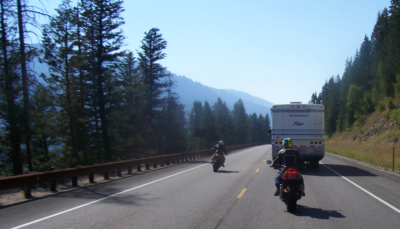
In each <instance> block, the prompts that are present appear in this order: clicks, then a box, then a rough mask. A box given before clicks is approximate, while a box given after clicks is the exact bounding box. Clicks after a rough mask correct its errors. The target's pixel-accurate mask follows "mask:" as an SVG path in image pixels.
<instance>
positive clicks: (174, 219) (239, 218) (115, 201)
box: [0, 145, 400, 229]
mask: <svg viewBox="0 0 400 229" xmlns="http://www.w3.org/2000/svg"><path fill="white" fill-rule="evenodd" d="M270 151H271V146H270V145H264V146H258V147H252V148H248V149H243V150H237V151H233V152H232V153H231V154H229V155H228V157H227V161H226V167H225V168H222V169H221V170H220V171H219V172H218V173H214V172H213V171H212V166H211V165H210V164H209V158H205V159H203V160H197V161H190V162H186V163H182V164H179V165H176V166H171V167H167V168H164V169H158V170H155V171H150V172H146V173H142V174H140V175H135V176H129V177H126V178H123V179H119V180H114V181H110V182H106V183H101V184H97V185H93V186H89V187H87V188H80V189H77V190H74V191H70V192H63V193H59V194H56V195H52V196H49V197H46V198H41V199H37V200H34V201H29V202H25V203H22V204H16V205H12V206H9V207H2V208H1V209H0V228H141V229H143V228H174V229H177V228H381V229H383V228H400V210H399V209H400V177H398V176H395V175H391V174H387V173H384V172H381V171H377V170H374V169H371V168H368V167H365V166H362V165H359V164H355V163H352V162H350V161H347V160H344V159H341V158H339V157H336V156H332V155H328V154H327V155H325V158H324V159H323V160H322V161H321V164H320V167H319V169H318V170H311V169H309V170H305V171H303V176H304V182H305V188H306V191H305V192H306V196H305V197H303V198H302V199H301V200H299V201H298V208H297V211H296V213H294V214H291V213H288V212H287V211H286V206H285V205H284V203H283V202H281V201H280V200H279V198H278V197H275V196H273V193H274V191H275V185H274V177H275V176H276V173H277V170H274V169H272V168H270V167H269V165H267V163H265V161H266V160H268V159H271V155H270Z"/></svg>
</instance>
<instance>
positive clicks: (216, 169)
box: [213, 161, 221, 173]
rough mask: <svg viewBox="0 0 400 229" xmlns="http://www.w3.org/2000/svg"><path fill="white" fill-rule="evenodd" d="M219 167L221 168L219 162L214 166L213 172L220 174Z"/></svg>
mask: <svg viewBox="0 0 400 229" xmlns="http://www.w3.org/2000/svg"><path fill="white" fill-rule="evenodd" d="M219 167H221V162H220V161H217V162H215V163H214V164H213V171H214V173H216V172H218V169H219Z"/></svg>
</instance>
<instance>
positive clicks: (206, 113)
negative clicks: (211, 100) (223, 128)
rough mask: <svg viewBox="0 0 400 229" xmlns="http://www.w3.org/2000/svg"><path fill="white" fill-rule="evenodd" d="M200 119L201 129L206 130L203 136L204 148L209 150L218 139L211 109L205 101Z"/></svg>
mask: <svg viewBox="0 0 400 229" xmlns="http://www.w3.org/2000/svg"><path fill="white" fill-rule="evenodd" d="M202 118H203V120H202V123H203V127H204V128H205V130H206V134H205V136H204V147H205V148H207V147H208V148H209V147H211V146H213V145H214V144H215V142H216V141H218V138H217V133H216V127H215V119H214V116H213V113H212V109H211V107H210V105H209V104H208V102H207V101H205V102H204V106H203V115H202Z"/></svg>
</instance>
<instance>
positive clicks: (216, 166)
mask: <svg viewBox="0 0 400 229" xmlns="http://www.w3.org/2000/svg"><path fill="white" fill-rule="evenodd" d="M211 164H212V165H213V171H214V173H216V172H218V169H219V168H220V167H221V165H222V157H221V155H220V154H219V153H218V150H217V151H215V154H214V158H213V159H212V161H211Z"/></svg>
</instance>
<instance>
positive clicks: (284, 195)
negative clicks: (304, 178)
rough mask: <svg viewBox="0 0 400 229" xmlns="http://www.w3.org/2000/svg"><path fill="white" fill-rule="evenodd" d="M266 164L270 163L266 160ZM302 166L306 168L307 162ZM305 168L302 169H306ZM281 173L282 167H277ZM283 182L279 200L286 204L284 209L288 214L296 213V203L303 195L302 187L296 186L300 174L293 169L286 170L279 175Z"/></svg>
mask: <svg viewBox="0 0 400 229" xmlns="http://www.w3.org/2000/svg"><path fill="white" fill-rule="evenodd" d="M267 163H268V164H271V163H272V161H270V160H268V161H267ZM304 164H305V165H306V166H307V165H309V164H310V162H309V161H305V162H304ZM306 166H305V167H304V168H306ZM281 171H282V167H281V166H279V172H278V174H279V173H280V172H281ZM281 177H282V179H283V182H282V184H281V185H280V193H279V199H280V200H282V201H283V202H284V203H285V204H286V209H287V211H288V212H290V213H292V212H295V211H296V208H297V201H298V200H300V199H301V197H302V196H305V194H304V185H298V180H299V179H300V178H301V174H300V172H299V171H298V170H297V169H296V168H294V167H290V168H288V169H287V170H286V171H285V172H284V173H282V175H281Z"/></svg>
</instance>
